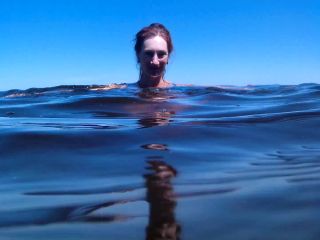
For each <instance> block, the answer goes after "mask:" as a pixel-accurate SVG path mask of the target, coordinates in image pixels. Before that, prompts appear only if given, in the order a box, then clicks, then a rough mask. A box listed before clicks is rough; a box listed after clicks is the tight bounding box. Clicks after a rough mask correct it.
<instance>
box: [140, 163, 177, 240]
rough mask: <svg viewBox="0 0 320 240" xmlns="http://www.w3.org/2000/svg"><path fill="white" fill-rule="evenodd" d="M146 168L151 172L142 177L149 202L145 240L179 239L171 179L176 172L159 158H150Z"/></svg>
mask: <svg viewBox="0 0 320 240" xmlns="http://www.w3.org/2000/svg"><path fill="white" fill-rule="evenodd" d="M147 163H148V166H147V167H146V168H147V169H148V170H150V171H151V172H150V173H149V174H146V175H144V178H145V184H146V188H147V196H146V200H147V201H148V202H149V224H148V226H147V228H146V239H147V240H164V239H172V240H177V239H180V233H181V227H180V225H179V224H178V223H177V222H176V219H175V212H174V211H175V207H176V197H175V193H174V189H173V186H172V183H171V179H172V178H173V177H175V176H176V175H177V171H176V170H175V169H174V168H173V167H172V166H170V165H169V164H167V163H166V162H164V161H163V160H162V158H161V157H151V158H149V159H148V161H147Z"/></svg>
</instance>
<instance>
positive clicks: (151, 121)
mask: <svg viewBox="0 0 320 240" xmlns="http://www.w3.org/2000/svg"><path fill="white" fill-rule="evenodd" d="M174 114H175V112H173V111H171V112H168V111H162V112H154V113H152V116H149V117H146V118H141V119H139V120H138V123H139V125H141V126H142V127H143V128H147V127H155V126H165V125H168V124H169V123H170V122H171V120H170V118H171V117H172V115H174Z"/></svg>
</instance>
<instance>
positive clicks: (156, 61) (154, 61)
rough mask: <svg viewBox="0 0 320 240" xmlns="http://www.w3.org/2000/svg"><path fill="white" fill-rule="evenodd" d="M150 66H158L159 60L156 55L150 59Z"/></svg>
mask: <svg viewBox="0 0 320 240" xmlns="http://www.w3.org/2000/svg"><path fill="white" fill-rule="evenodd" d="M151 64H153V65H159V58H158V55H157V54H156V53H155V54H154V55H153V57H152V60H151Z"/></svg>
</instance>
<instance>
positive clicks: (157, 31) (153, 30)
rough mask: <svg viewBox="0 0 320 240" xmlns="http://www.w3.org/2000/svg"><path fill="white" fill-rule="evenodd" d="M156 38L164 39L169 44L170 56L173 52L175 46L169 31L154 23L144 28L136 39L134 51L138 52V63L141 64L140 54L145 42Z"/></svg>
mask: <svg viewBox="0 0 320 240" xmlns="http://www.w3.org/2000/svg"><path fill="white" fill-rule="evenodd" d="M156 36H160V37H162V38H163V39H164V40H165V41H166V42H167V47H168V53H169V56H170V54H171V52H172V50H173V44H172V40H171V36H170V32H169V31H168V29H167V28H166V27H165V26H163V25H162V24H161V23H152V24H150V25H149V26H147V27H144V28H142V29H141V30H140V31H139V32H138V33H137V34H136V38H135V42H136V44H135V46H134V50H135V51H136V57H137V62H139V57H138V56H139V53H140V51H141V48H142V45H143V42H144V41H145V40H146V39H148V38H153V37H156Z"/></svg>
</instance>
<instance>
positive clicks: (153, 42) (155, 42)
mask: <svg viewBox="0 0 320 240" xmlns="http://www.w3.org/2000/svg"><path fill="white" fill-rule="evenodd" d="M142 49H143V50H164V51H168V46H167V42H166V41H165V40H164V39H163V38H162V37H160V36H155V37H152V38H148V39H146V40H144V42H143V46H142Z"/></svg>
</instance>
